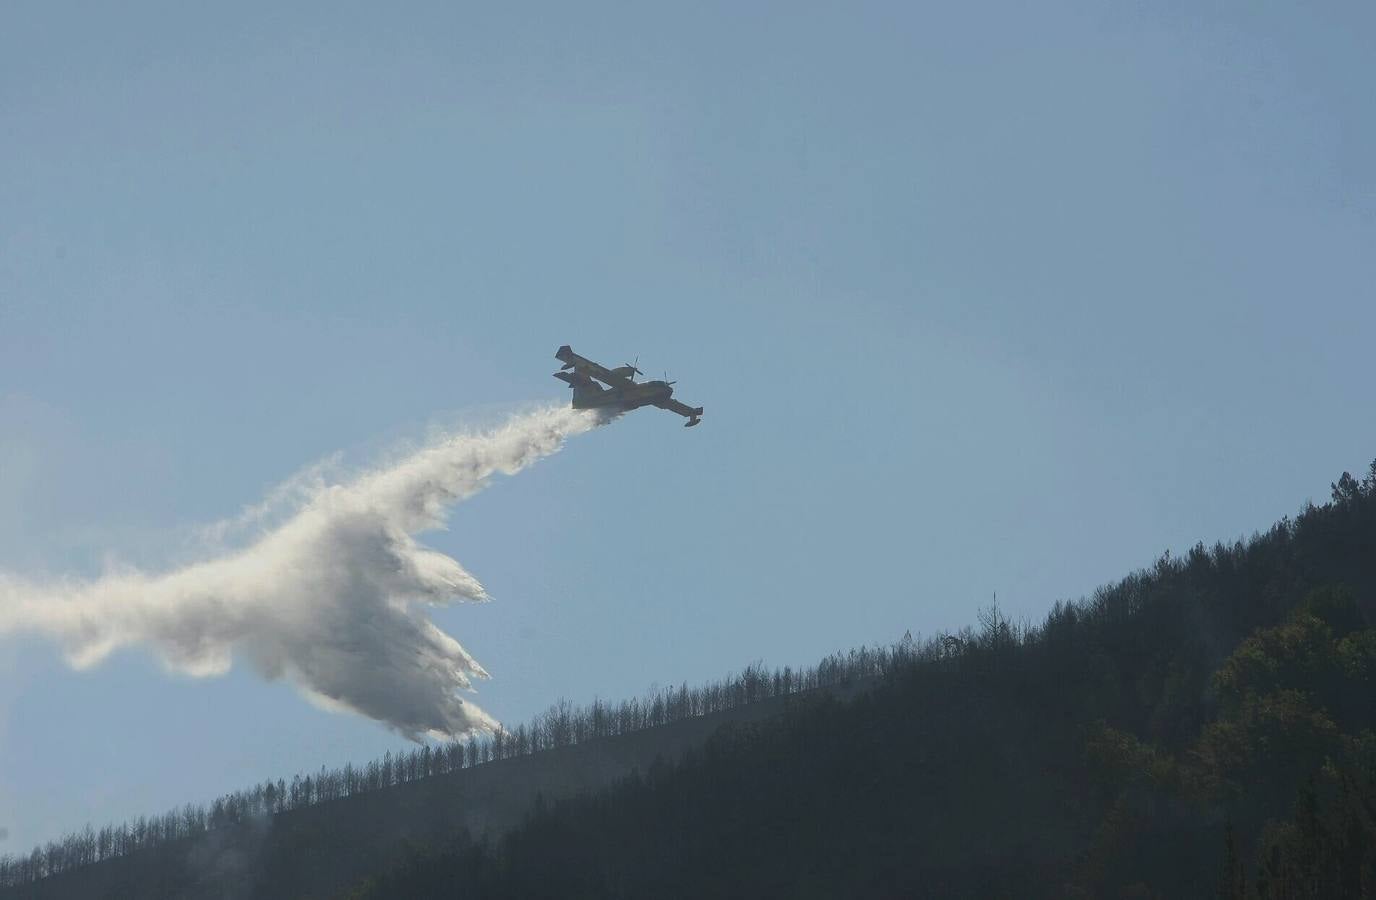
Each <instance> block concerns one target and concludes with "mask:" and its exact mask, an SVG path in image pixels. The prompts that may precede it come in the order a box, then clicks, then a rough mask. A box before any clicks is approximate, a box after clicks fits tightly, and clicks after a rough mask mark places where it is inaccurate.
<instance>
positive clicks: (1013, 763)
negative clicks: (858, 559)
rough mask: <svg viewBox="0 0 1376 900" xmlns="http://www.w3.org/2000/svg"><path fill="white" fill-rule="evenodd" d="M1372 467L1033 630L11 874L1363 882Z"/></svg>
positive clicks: (257, 792) (256, 879) (835, 672)
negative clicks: (1261, 529) (1272, 520)
mask: <svg viewBox="0 0 1376 900" xmlns="http://www.w3.org/2000/svg"><path fill="white" fill-rule="evenodd" d="M1374 548H1376V463H1373V465H1372V468H1371V471H1370V473H1369V474H1368V475H1367V476H1366V477H1365V478H1364V479H1362V480H1360V481H1359V480H1357V479H1354V478H1352V477H1351V476H1350V475H1348V474H1346V473H1344V475H1343V476H1342V478H1341V479H1340V480H1339V481H1338V482H1337V483H1335V484H1334V485H1332V500H1331V502H1329V503H1326V504H1324V505H1322V506H1308V507H1306V508H1305V509H1304V510H1302V511H1301V512H1300V513H1299V515H1297V516H1296V517H1295V518H1294V519H1288V518H1287V519H1285V520H1283V521H1281V522H1280V523H1278V524H1276V525H1275V526H1274V527H1272V528H1271V529H1270V530H1268V531H1266V532H1265V533H1262V534H1257V535H1255V536H1253V537H1252V538H1251V539H1250V540H1248V541H1246V542H1242V541H1239V542H1235V543H1233V544H1231V545H1225V544H1221V543H1220V544H1215V545H1214V546H1212V547H1206V546H1204V545H1202V544H1201V545H1197V546H1196V547H1194V548H1193V549H1192V550H1190V551H1189V552H1188V553H1187V554H1185V555H1184V556H1183V557H1180V558H1177V557H1173V556H1170V555H1166V556H1164V557H1162V558H1161V559H1159V560H1158V561H1157V562H1156V563H1155V564H1154V565H1152V566H1151V567H1150V568H1148V569H1145V570H1142V571H1139V572H1136V573H1133V574H1131V575H1129V576H1128V577H1126V578H1124V579H1123V580H1122V581H1120V582H1118V583H1116V584H1113V585H1109V586H1106V587H1104V588H1101V589H1100V590H1098V591H1096V592H1095V594H1094V595H1093V596H1092V597H1089V598H1085V599H1083V600H1080V601H1076V602H1071V603H1058V604H1056V605H1055V606H1054V607H1053V608H1052V610H1051V611H1050V613H1049V614H1048V615H1047V617H1046V619H1045V621H1043V622H1042V623H1041V624H1038V625H1029V624H1023V623H1014V622H1010V621H1008V620H1007V619H1006V618H1004V616H1003V615H1002V614H1001V613H1000V612H999V610H998V609H997V608H996V607H995V608H990V609H987V610H985V611H983V612H982V613H981V614H980V617H979V623H978V626H977V627H974V628H971V629H966V630H964V631H963V632H961V633H959V634H954V635H938V636H936V637H934V638H931V639H928V640H925V641H921V640H919V641H914V640H912V639H910V638H908V639H905V640H904V641H901V642H899V643H898V644H896V645H895V646H893V647H889V648H882V649H878V650H872V649H865V650H860V651H855V652H852V653H850V654H845V655H839V656H836V657H832V658H829V659H828V660H825V661H824V662H823V663H822V664H820V665H819V666H817V667H815V668H813V669H809V670H807V671H804V672H793V671H790V670H779V671H772V672H771V671H766V670H764V669H762V668H760V667H757V666H756V667H750V668H748V669H746V670H745V671H744V672H743V673H742V674H740V675H738V676H733V677H731V678H729V679H727V680H725V681H722V682H719V683H716V684H712V685H708V686H705V687H702V688H697V689H689V688H688V687H686V686H682V687H679V688H675V689H671V690H666V691H662V692H659V693H657V694H656V695H654V696H652V697H649V698H646V699H645V700H636V701H628V702H625V703H621V704H616V705H604V704H601V703H597V704H594V705H592V706H590V707H585V708H574V707H571V706H569V705H567V704H560V705H558V706H556V707H554V708H552V709H551V710H550V712H549V713H547V714H546V715H544V716H542V717H540V718H539V719H538V720H537V721H536V722H534V723H532V724H531V725H530V726H525V727H521V728H518V729H516V730H514V731H511V732H505V733H503V734H502V735H500V736H498V737H496V738H494V739H490V740H484V741H479V742H474V743H472V744H468V745H457V744H456V745H451V746H447V747H442V748H431V747H417V748H415V749H414V750H413V751H410V752H408V753H406V754H404V755H402V756H400V757H388V758H384V759H383V760H380V761H375V762H374V763H370V764H367V765H363V766H359V767H352V766H350V767H346V768H345V769H343V770H340V771H336V772H325V771H322V772H319V773H313V774H312V775H311V776H309V777H301V776H298V777H297V778H294V779H293V780H292V781H291V782H286V781H274V782H265V783H264V784H262V785H259V786H255V787H253V788H251V789H248V790H245V791H241V792H237V793H235V794H232V795H229V796H227V797H224V798H221V799H220V800H219V801H217V802H216V803H214V804H212V805H211V806H210V807H209V808H201V807H194V806H192V807H187V808H185V809H182V810H179V811H175V812H173V813H169V814H168V815H165V816H161V817H157V818H155V819H145V820H140V821H137V822H134V823H125V824H123V825H119V826H109V827H107V828H104V829H101V830H98V831H97V830H91V831H87V832H84V833H81V834H76V835H72V836H69V837H68V838H67V839H65V840H63V841H55V842H53V843H51V844H49V845H48V846H47V847H44V848H38V849H36V850H35V851H34V852H33V853H32V854H30V855H28V856H26V857H23V858H17V859H16V858H11V859H6V860H5V861H4V862H3V864H0V879H3V881H0V884H5V883H8V884H9V886H10V887H9V889H8V891H6V890H4V889H3V888H0V895H3V896H18V897H69V896H75V897H81V896H92V897H100V896H192V897H225V896H260V897H302V896H337V895H339V894H340V893H343V892H347V891H349V890H350V886H351V885H352V886H353V887H352V895H353V896H355V897H357V898H373V897H399V896H405V897H428V896H436V897H450V896H464V897H579V896H582V897H649V896H656V897H659V896H663V897H703V896H751V897H754V896H799V897H809V896H812V897H838V896H874V897H887V896H994V897H999V896H1003V897H1035V896H1045V897H1065V896H1071V897H1085V898H1098V897H1132V898H1148V897H1162V898H1175V897H1224V898H1242V897H1261V898H1330V897H1332V898H1342V897H1372V896H1376V692H1374V691H1373V688H1376V554H1373V552H1372V551H1373V549H1374Z"/></svg>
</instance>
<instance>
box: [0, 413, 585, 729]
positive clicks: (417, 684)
mask: <svg viewBox="0 0 1376 900" xmlns="http://www.w3.org/2000/svg"><path fill="white" fill-rule="evenodd" d="M601 421H602V420H601V419H600V418H599V417H598V416H597V414H595V413H593V412H589V411H583V410H572V409H568V408H566V407H558V408H546V409H540V410H537V411H534V412H531V413H528V414H523V415H518V416H515V417H513V418H512V419H511V420H509V421H508V422H507V423H506V424H505V425H503V426H501V427H500V428H497V429H494V430H491V431H486V432H481V433H474V434H461V435H449V436H446V437H443V438H440V439H438V440H436V441H433V442H432V443H431V444H429V445H428V446H426V447H424V448H423V449H421V450H418V451H416V452H414V453H412V454H411V455H409V456H407V457H405V458H403V459H400V460H398V461H397V462H395V463H394V464H392V465H388V466H385V467H381V468H377V469H374V470H372V471H369V472H366V473H363V474H361V475H359V476H357V477H355V478H353V479H351V480H348V481H345V482H343V483H336V484H331V483H329V481H328V480H327V478H326V468H325V467H314V468H312V469H309V470H307V471H306V472H305V473H304V474H303V475H302V476H298V477H297V478H295V479H292V480H291V481H290V482H288V483H287V484H286V485H284V486H283V487H281V488H278V489H276V490H275V491H273V492H272V493H271V494H270V495H269V496H268V498H267V499H266V500H265V501H264V503H263V504H262V505H260V506H258V507H251V508H249V509H247V510H246V511H245V513H244V514H243V515H242V516H240V517H239V518H237V519H235V520H231V521H230V522H227V523H223V524H221V525H219V526H212V527H211V528H209V529H206V536H208V537H210V538H213V539H215V540H217V541H218V542H220V544H221V546H223V542H224V540H225V539H226V537H227V536H228V535H229V534H231V533H233V532H236V531H243V530H244V529H245V528H248V527H251V526H252V525H253V524H254V523H261V522H266V521H268V520H269V517H270V515H271V514H272V513H273V512H274V511H275V512H278V513H279V515H278V516H277V519H278V521H275V522H274V523H273V524H271V525H269V526H266V527H262V526H260V531H259V533H258V535H257V537H256V538H255V539H254V540H252V541H251V542H249V543H247V544H246V545H244V546H240V547H238V548H236V549H225V550H222V551H221V552H220V553H218V554H215V555H210V556H207V557H206V558H205V559H204V560H202V561H200V562H196V563H194V564H191V565H187V566H184V567H182V568H179V569H175V570H173V571H169V572H165V573H162V574H149V573H146V572H142V571H139V570H136V569H126V570H119V571H112V572H107V573H106V574H105V575H103V576H101V577H100V578H96V579H93V580H85V581H79V580H68V581H63V582H60V583H48V584H40V583H32V582H28V581H25V580H23V579H19V578H15V577H10V576H6V575H4V574H3V573H0V637H4V636H6V635H10V634H18V633H37V634H40V635H44V636H47V637H49V638H51V639H53V640H55V641H57V642H58V643H59V644H60V645H61V646H62V648H63V651H64V653H65V655H66V657H67V660H68V661H69V662H70V663H71V665H73V666H75V667H76V668H81V669H84V668H87V667H90V666H93V665H96V664H97V663H99V662H101V661H102V660H103V659H105V658H106V657H107V656H108V655H109V654H110V653H111V652H112V651H114V650H116V649H118V648H121V647H126V646H135V645H142V646H145V647H147V648H148V649H149V650H150V651H151V652H153V653H155V654H156V655H157V656H158V657H159V658H160V659H161V660H162V661H163V662H164V663H165V664H166V665H167V666H168V667H170V668H172V669H174V670H176V671H179V672H184V673H187V674H190V675H193V676H209V675H218V674H223V673H224V672H226V671H228V670H229V668H230V666H231V665H232V663H233V660H234V659H235V658H236V657H238V658H241V659H244V660H247V661H248V662H249V664H250V665H252V666H253V668H254V669H255V670H256V671H257V672H258V673H259V674H261V675H262V676H263V677H264V678H269V679H272V678H286V679H289V680H290V681H291V682H293V683H294V684H295V685H297V687H299V688H300V690H301V691H302V692H303V693H304V694H306V696H307V697H309V698H310V699H312V700H313V701H315V702H317V703H320V704H322V705H325V706H327V707H331V708H344V709H349V710H352V711H354V712H357V713H360V714H362V715H365V716H368V717H370V718H373V719H377V720H378V721H381V722H384V723H386V724H387V725H389V726H391V727H392V728H395V729H396V730H397V731H399V732H401V733H402V734H404V735H406V736H408V737H411V738H418V737H419V736H420V735H422V734H429V735H432V736H435V737H457V736H462V735H468V734H473V733H477V732H487V731H491V730H493V729H494V728H496V727H497V723H496V722H495V721H494V720H493V719H492V718H491V717H490V716H489V715H488V714H487V713H485V712H483V711H482V710H481V709H479V708H478V707H477V706H476V705H474V704H473V703H471V702H468V701H465V700H464V699H462V698H461V697H460V696H459V691H460V690H466V689H471V688H472V682H473V679H475V678H486V677H487V673H486V672H485V671H484V670H483V668H482V666H480V665H479V664H478V662H477V661H476V660H474V659H473V657H472V656H470V655H469V654H468V652H467V651H465V650H464V648H463V647H462V646H461V645H460V644H459V642H458V641H456V640H455V639H454V638H452V637H450V636H449V635H448V634H446V633H445V632H443V631H441V630H440V629H439V628H437V627H436V626H435V625H434V624H433V623H432V622H431V621H430V619H429V617H428V615H427V613H426V610H427V607H430V606H438V605H444V604H448V603H451V602H454V601H479V602H480V601H485V600H487V599H488V598H487V593H486V591H484V589H483V586H482V585H481V584H480V583H479V582H478V580H477V579H476V578H474V577H473V576H472V575H471V574H470V573H469V572H468V571H467V570H465V569H464V568H463V566H461V565H460V564H459V563H458V561H456V560H454V559H452V558H451V557H449V556H446V555H445V554H443V553H439V552H437V551H435V550H431V549H428V548H426V547H424V546H422V545H421V544H419V543H418V542H417V541H416V540H415V538H414V535H416V534H417V533H418V532H421V531H425V530H427V529H432V528H437V527H440V526H442V525H443V524H444V522H445V516H446V514H447V512H448V510H449V508H450V507H451V506H452V505H453V504H455V503H457V502H460V501H462V500H464V499H465V498H467V497H469V496H472V495H473V494H474V493H476V492H477V491H479V490H481V489H482V488H483V487H484V486H485V485H486V484H487V483H488V482H489V481H490V480H491V477H492V476H493V475H494V474H498V473H501V474H506V475H511V474H515V473H516V472H519V471H520V470H522V469H524V468H525V467H527V466H529V465H530V464H531V463H533V462H535V461H537V460H539V459H541V458H543V457H545V456H548V455H550V454H551V453H554V452H556V451H557V450H558V449H559V448H560V447H561V446H562V445H563V443H564V441H565V440H566V439H567V438H569V437H571V436H573V435H577V434H581V433H583V432H585V431H588V430H590V429H592V428H594V427H596V426H597V425H598V424H600V422H601ZM283 511H285V512H283Z"/></svg>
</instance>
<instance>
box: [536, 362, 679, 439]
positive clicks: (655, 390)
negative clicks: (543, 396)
mask: <svg viewBox="0 0 1376 900" xmlns="http://www.w3.org/2000/svg"><path fill="white" fill-rule="evenodd" d="M554 358H555V359H557V360H559V361H560V362H561V363H563V365H562V366H560V367H559V371H558V372H555V373H554V377H555V378H558V379H559V380H560V381H562V382H564V383H566V384H567V385H568V386H569V387H571V388H573V408H574V409H613V410H618V411H620V412H629V411H630V410H633V409H639V408H640V407H642V406H658V407H659V408H660V409H667V410H669V411H670V412H672V413H677V414H678V415H680V416H683V417H685V418H687V419H688V421H687V422H684V423H683V426H684V427H685V428H692V427H693V426H694V425H696V424H698V423H699V422H701V421H702V407H701V406H689V405H688V404H686V403H680V402H679V401H677V400H675V399H673V396H674V382H672V381H668V380H667V379H666V380H664V381H636V380H635V376H637V375H641V374H644V373H642V372H641V371H640V370H639V369H637V368H636V367H635V364H634V363H627V364H626V365H624V366H617V367H616V368H614V369H608V368H607V367H606V366H602V365H599V364H597V363H595V362H593V361H592V360H590V359H585V358H584V357H581V356H579V355H578V354H577V353H574V352H573V348H572V347H570V346H569V345H568V344H565V345H564V346H562V347H560V348H559V350H558V352H556V353H555V354H554ZM570 369H572V370H573V371H571V372H570V371H569V370H570ZM599 382H601V383H600V384H599ZM604 385H605V387H604Z"/></svg>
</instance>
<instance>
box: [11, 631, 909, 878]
mask: <svg viewBox="0 0 1376 900" xmlns="http://www.w3.org/2000/svg"><path fill="white" fill-rule="evenodd" d="M912 652H914V642H913V641H912V640H911V639H908V640H906V641H904V642H900V643H898V644H896V645H894V646H893V647H873V648H872V647H861V648H859V649H855V650H851V651H849V652H846V653H836V654H832V655H831V656H828V657H826V658H825V659H823V660H822V661H821V662H819V663H818V664H817V665H815V666H811V667H808V668H804V669H799V670H795V669H792V668H790V667H787V666H785V667H783V668H781V669H767V668H765V667H764V666H763V665H762V664H760V663H753V664H751V665H748V666H746V667H745V668H744V669H743V670H741V671H740V672H739V673H737V674H731V675H728V676H727V677H725V678H723V679H721V680H718V681H715V682H712V683H709V684H707V685H703V686H700V687H689V686H688V685H687V684H686V683H685V684H682V685H679V686H678V687H669V688H662V689H657V690H652V691H651V692H650V693H649V694H648V695H646V696H645V697H642V698H636V699H631V700H624V701H621V702H620V703H616V704H609V703H606V702H604V701H602V700H600V699H599V700H595V701H593V703H592V704H591V705H587V706H575V705H573V704H571V703H569V702H568V701H566V700H560V701H558V702H557V703H555V704H554V705H552V706H551V707H550V708H549V709H548V710H546V711H545V712H543V713H541V714H539V715H537V716H535V717H534V718H533V719H532V720H531V721H530V722H529V723H527V724H521V725H518V726H517V727H516V728H515V729H512V730H502V731H498V732H496V733H495V734H491V735H481V736H478V737H475V738H472V739H469V740H465V741H457V740H456V741H449V742H445V743H442V744H436V745H430V744H423V745H421V746H416V747H413V748H411V749H409V750H406V751H402V752H398V753H395V754H394V753H392V752H390V751H389V752H387V753H386V754H384V755H383V757H382V758H381V759H374V760H372V761H370V762H368V763H365V764H363V765H359V766H355V765H353V764H351V763H350V764H346V765H345V766H343V767H342V768H338V769H326V768H324V767H323V766H322V767H321V768H320V770H319V771H317V772H315V773H311V774H298V775H295V776H293V777H292V778H291V780H290V781H288V780H286V779H282V778H279V779H277V780H276V781H264V782H262V783H261V784H255V785H253V786H252V787H249V788H246V789H243V790H239V791H233V792H231V793H229V794H225V795H224V796H222V797H219V798H217V799H216V800H215V801H214V802H213V803H210V804H209V805H203V804H190V803H189V804H187V805H185V806H183V807H181V808H179V809H173V810H169V811H167V812H165V813H163V814H162V815H155V816H140V817H138V818H137V819H133V820H130V821H127V822H122V823H119V824H111V825H105V826H103V827H101V828H98V829H97V828H93V827H91V826H90V825H87V826H86V827H85V828H83V829H82V830H81V831H77V832H72V833H69V834H66V835H64V836H63V837H61V838H58V839H56V840H52V841H48V842H47V843H46V844H43V845H41V846H37V847H34V848H33V850H32V852H30V853H29V854H28V855H24V856H13V855H6V856H0V888H5V887H13V886H17V885H23V884H27V883H31V882H33V881H36V880H38V879H40V878H45V877H47V876H49V875H56V874H60V873H63V872H66V871H69V870H71V869H73V868H76V867H78V866H85V865H89V864H91V863H97V862H101V861H103V860H107V859H112V858H115V857H120V856H126V855H128V854H131V853H137V852H139V851H141V850H149V849H153V848H156V847H160V846H164V845H166V844H169V843H172V842H176V841H182V840H187V839H191V838H198V837H201V836H203V835H205V834H206V833H207V832H210V831H213V830H216V829H229V828H234V827H237V826H239V825H243V824H245V823H248V822H250V821H251V820H254V819H257V818H261V817H264V816H271V815H275V814H278V813H283V812H290V811H292V810H297V809H302V808H305V807H308V806H313V805H315V804H318V803H325V802H328V801H331V800H337V799H341V798H344V797H350V796H354V795H356V794H361V793H365V792H369V791H380V790H385V789H387V788H389V787H393V786H395V785H400V784H409V783H411V782H415V781H420V780H422V779H425V778H429V777H432V776H437V775H444V774H447V773H449V772H455V771H458V770H460V769H465V768H471V767H473V766H479V765H483V764H485V763H489V762H492V761H494V760H504V759H511V758H513V757H519V756H528V755H531V754H535V753H540V752H543V751H546V750H556V749H559V748H563V747H568V746H571V745H574V744H582V743H585V742H587V741H592V740H597V739H599V738H608V737H615V736H617V735H623V734H630V733H632V732H637V731H643V730H645V729H649V728H656V727H658V726H661V725H667V724H669V723H671V722H676V721H680V720H682V719H687V718H692V717H697V716H704V715H708V714H710V713H716V712H723V711H726V710H731V709H737V708H739V707H742V706H746V705H749V704H753V703H757V702H760V701H763V700H769V699H772V698H775V697H783V696H788V695H792V694H802V693H807V692H810V691H815V690H817V689H819V688H826V687H830V686H835V685H839V684H843V683H850V682H854V681H856V680H859V679H865V678H873V677H877V676H882V675H884V674H885V673H888V672H891V671H893V670H894V669H895V668H896V667H899V666H901V665H903V664H905V662H906V658H907V656H908V655H910V654H911V653H912Z"/></svg>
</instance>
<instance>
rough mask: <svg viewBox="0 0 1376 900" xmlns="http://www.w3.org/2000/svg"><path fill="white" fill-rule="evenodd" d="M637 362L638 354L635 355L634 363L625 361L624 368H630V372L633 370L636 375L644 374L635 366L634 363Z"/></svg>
mask: <svg viewBox="0 0 1376 900" xmlns="http://www.w3.org/2000/svg"><path fill="white" fill-rule="evenodd" d="M638 362H640V357H639V356H637V357H636V358H635V362H634V363H626V368H628V369H630V370H631V371H632V372H634V373H635V374H637V375H644V374H645V373H644V372H642V371H640V370H639V369H637V368H636V367H635V363H638Z"/></svg>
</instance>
